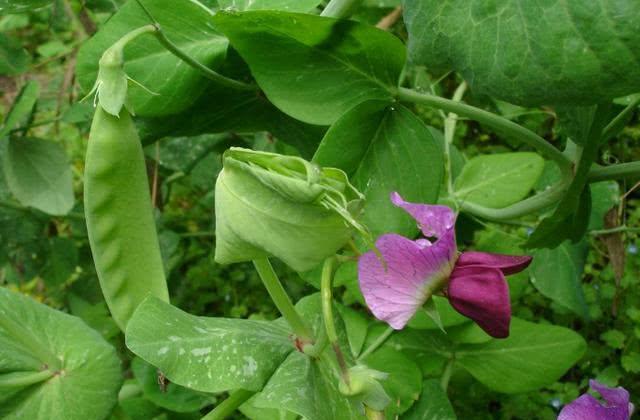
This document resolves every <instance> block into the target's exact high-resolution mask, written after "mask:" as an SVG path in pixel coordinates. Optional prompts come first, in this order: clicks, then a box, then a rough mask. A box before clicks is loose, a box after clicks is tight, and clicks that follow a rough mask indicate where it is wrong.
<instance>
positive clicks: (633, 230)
mask: <svg viewBox="0 0 640 420" xmlns="http://www.w3.org/2000/svg"><path fill="white" fill-rule="evenodd" d="M618 232H629V233H636V232H640V227H637V228H635V227H629V226H617V227H614V228H610V229H597V230H592V231H590V232H589V233H590V234H591V235H595V236H599V235H608V234H610V233H618Z"/></svg>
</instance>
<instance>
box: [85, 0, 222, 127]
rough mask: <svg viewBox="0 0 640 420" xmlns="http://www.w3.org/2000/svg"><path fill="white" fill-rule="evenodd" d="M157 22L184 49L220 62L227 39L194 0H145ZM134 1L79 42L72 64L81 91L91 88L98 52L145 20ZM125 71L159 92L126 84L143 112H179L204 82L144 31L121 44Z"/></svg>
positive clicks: (206, 62) (209, 63)
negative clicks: (130, 40) (80, 44)
mask: <svg viewBox="0 0 640 420" xmlns="http://www.w3.org/2000/svg"><path fill="white" fill-rule="evenodd" d="M143 3H144V5H145V6H146V7H147V8H148V9H149V11H150V12H151V14H152V15H153V17H154V18H155V19H156V20H157V21H158V22H160V24H161V26H162V30H163V31H164V32H165V34H166V35H167V37H168V38H169V39H170V40H171V41H172V42H173V43H175V44H176V45H177V46H178V47H179V48H180V49H181V50H182V51H184V52H185V53H187V54H189V55H190V56H192V57H193V58H195V59H196V60H198V61H199V62H201V63H203V64H204V65H207V66H210V67H213V68H215V67H217V66H218V65H220V64H221V62H222V60H223V59H224V57H225V54H226V50H227V40H226V39H225V38H224V37H223V36H221V35H220V34H219V33H218V32H216V31H215V30H214V29H213V27H212V13H211V12H210V11H209V10H208V9H207V8H205V7H204V6H203V5H202V4H200V3H198V2H197V1H195V0H193V1H192V0H153V1H150V0H143ZM149 23H150V22H149V18H148V17H147V16H146V15H145V14H144V12H143V11H142V9H141V8H140V6H138V4H137V3H136V2H135V1H128V2H127V3H125V4H124V6H122V7H121V8H120V10H118V12H117V13H116V14H115V15H114V16H113V17H112V18H111V19H109V21H108V22H107V23H106V24H105V25H104V26H103V27H102V28H101V29H100V31H99V32H98V33H97V34H96V35H94V36H93V38H91V39H90V40H89V41H87V42H86V43H84V44H83V46H82V48H81V49H80V52H79V54H78V63H77V66H76V71H77V76H78V82H79V83H80V86H81V87H82V88H83V90H84V91H86V92H88V91H89V90H90V89H91V86H93V83H94V82H95V80H96V77H97V73H98V61H99V60H100V57H101V56H102V53H103V52H104V51H105V50H106V49H107V48H108V47H110V46H111V45H112V44H113V43H114V42H116V41H117V40H118V39H119V38H120V37H122V36H123V35H125V34H126V33H128V32H130V31H131V30H133V29H136V28H139V27H141V26H144V25H147V24H149ZM124 53H125V62H126V63H125V71H126V73H127V74H128V75H129V76H130V77H131V78H133V79H134V80H135V81H137V82H139V83H141V84H142V85H144V86H145V87H147V88H148V89H150V90H152V91H153V92H156V93H158V94H159V95H152V94H150V93H149V92H147V91H145V90H144V89H141V88H140V87H137V86H134V85H131V84H130V86H129V92H128V97H129V99H130V102H131V104H132V106H133V109H134V110H135V112H136V113H137V114H139V115H143V116H158V115H167V114H173V113H177V112H179V111H182V110H184V109H185V108H187V107H188V106H189V105H191V104H192V103H193V102H194V101H195V100H196V99H197V98H198V97H199V96H200V94H202V92H203V85H204V84H206V83H208V82H207V81H206V79H204V78H203V77H202V75H201V74H200V73H199V72H198V71H197V70H195V69H193V68H192V67H190V66H189V65H188V64H187V63H185V62H184V61H182V60H180V59H179V58H177V57H176V56H174V55H173V54H172V53H170V52H169V51H168V50H167V49H166V48H165V47H164V46H162V45H161V44H160V43H159V42H158V40H157V39H155V37H154V36H153V35H143V36H142V37H140V38H138V39H136V40H135V41H133V42H131V43H129V44H128V45H127V47H126V48H125V51H124Z"/></svg>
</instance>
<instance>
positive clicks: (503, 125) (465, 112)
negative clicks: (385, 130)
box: [398, 87, 571, 172]
mask: <svg viewBox="0 0 640 420" xmlns="http://www.w3.org/2000/svg"><path fill="white" fill-rule="evenodd" d="M398 98H399V99H400V100H402V101H407V102H414V103H420V104H424V105H428V106H432V107H435V108H438V109H443V110H445V111H449V112H453V113H455V114H458V115H461V116H463V117H467V118H470V119H472V120H475V121H478V122H479V123H482V124H485V125H487V126H489V127H491V128H493V129H494V130H496V131H497V132H499V133H502V134H504V135H505V136H508V137H511V138H513V139H514V140H516V141H521V142H523V143H526V144H528V145H529V146H531V147H533V148H535V149H536V150H538V151H539V152H540V153H541V154H542V155H544V156H546V157H547V158H549V159H552V160H554V161H555V162H556V163H557V164H558V165H559V166H560V169H561V170H562V171H563V172H565V171H568V170H569V169H570V168H571V161H570V160H569V159H568V158H567V157H566V156H565V155H564V154H562V152H561V151H559V150H558V149H556V148H555V147H554V146H553V145H552V144H550V143H549V142H547V141H546V140H545V139H543V138H542V137H540V136H538V135H537V134H536V133H534V132H533V131H531V130H529V129H526V128H524V127H523V126H521V125H519V124H516V123H514V122H513V121H510V120H508V119H506V118H504V117H501V116H499V115H496V114H494V113H492V112H488V111H485V110H483V109H480V108H476V107H474V106H470V105H467V104H463V103H460V102H456V101H452V100H450V99H445V98H441V97H439V96H435V95H430V94H427V93H420V92H416V91H414V90H411V89H407V88H403V87H400V88H398Z"/></svg>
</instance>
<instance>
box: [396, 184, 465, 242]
mask: <svg viewBox="0 0 640 420" xmlns="http://www.w3.org/2000/svg"><path fill="white" fill-rule="evenodd" d="M391 202H392V203H393V204H394V205H396V206H397V207H400V208H402V209H403V210H404V211H406V212H407V213H409V214H410V215H411V216H412V217H413V218H414V219H415V220H416V222H418V227H419V228H420V230H421V231H422V233H423V234H424V236H437V237H440V236H442V235H444V233H445V232H446V231H447V230H449V229H451V228H452V227H453V225H454V224H455V222H456V218H455V214H454V213H453V210H451V209H450V208H449V207H447V206H438V205H429V204H416V203H409V202H406V201H404V200H403V199H402V197H401V196H400V194H398V193H397V192H395V191H394V192H392V193H391Z"/></svg>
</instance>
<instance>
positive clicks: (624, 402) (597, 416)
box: [558, 379, 633, 420]
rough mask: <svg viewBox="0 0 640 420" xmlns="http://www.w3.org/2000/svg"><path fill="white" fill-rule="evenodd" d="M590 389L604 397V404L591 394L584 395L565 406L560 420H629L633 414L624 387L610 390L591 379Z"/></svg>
mask: <svg viewBox="0 0 640 420" xmlns="http://www.w3.org/2000/svg"><path fill="white" fill-rule="evenodd" d="M589 388H591V389H593V390H595V391H597V392H598V394H600V396H602V398H603V400H604V404H603V403H602V402H600V401H599V400H598V399H597V398H595V397H594V396H593V395H590V394H582V395H581V396H579V397H578V398H576V399H575V400H574V401H573V402H572V403H570V404H567V405H565V406H564V408H563V409H562V411H560V414H559V415H558V420H628V419H629V418H631V414H633V404H631V403H630V402H629V393H628V392H627V390H626V389H624V388H622V387H620V386H619V387H617V388H609V387H607V386H604V385H602V384H601V383H599V382H597V381H595V380H593V379H591V380H590V381H589Z"/></svg>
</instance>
